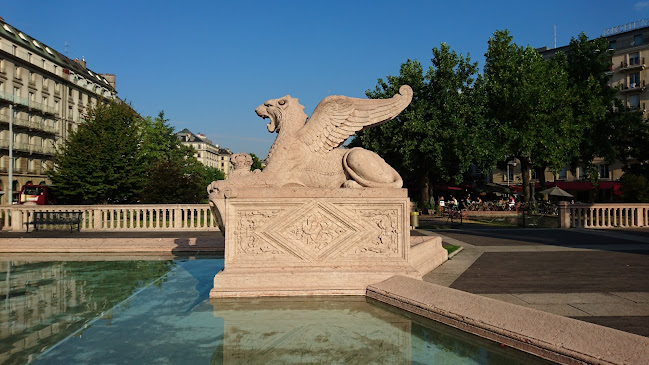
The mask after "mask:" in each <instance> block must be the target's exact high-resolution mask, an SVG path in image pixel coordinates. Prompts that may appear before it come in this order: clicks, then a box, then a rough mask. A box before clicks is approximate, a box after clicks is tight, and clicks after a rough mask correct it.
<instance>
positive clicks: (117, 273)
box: [0, 258, 541, 364]
mask: <svg viewBox="0 0 649 365" xmlns="http://www.w3.org/2000/svg"><path fill="white" fill-rule="evenodd" d="M4 265H5V266H3V267H2V268H3V270H2V272H3V273H2V274H1V275H4V276H0V279H2V280H3V281H2V282H3V283H6V286H5V289H3V290H2V291H1V293H2V295H3V296H4V297H5V306H4V307H3V308H2V310H1V312H0V321H1V323H0V329H1V332H0V336H1V337H0V343H1V344H2V345H0V346H2V347H1V348H0V352H1V354H0V362H1V363H3V364H4V363H7V364H18V363H27V362H30V361H33V362H35V363H44V364H77V363H86V364H90V363H119V364H123V363H135V364H141V363H168V364H198V363H203V364H204V363H212V364H221V363H225V364H230V363H263V364H286V363H327V364H329V363H344V364H355V363H360V364H367V363H389V364H402V363H413V364H430V363H443V364H534V363H541V361H539V360H538V359H536V358H533V357H531V356H528V355H525V354H522V353H519V352H516V351H513V350H511V349H502V348H500V347H498V346H495V345H494V344H492V343H491V342H488V341H486V340H482V339H479V338H476V337H473V336H470V335H467V334H465V333H462V332H460V331H457V330H454V329H451V328H449V327H446V326H443V325H440V324H437V323H434V322H431V321H428V320H425V319H422V318H421V317H418V316H414V315H411V314H408V313H406V312H402V311H398V310H396V309H394V308H392V307H388V306H384V305H383V304H380V303H376V302H373V301H370V302H368V301H367V300H366V299H365V298H364V297H336V298H330V297H327V298H318V297H315V298H308V297H298V298H266V299H218V300H209V299H204V298H206V297H207V294H208V293H209V289H210V288H211V283H212V281H213V278H214V275H215V274H216V273H217V272H218V271H219V270H222V269H223V259H222V258H217V259H206V260H203V259H201V260H189V259H187V260H184V259H176V260H175V261H173V262H172V261H150V262H146V261H132V262H121V261H118V262H115V261H113V262H102V261H97V262H18V261H12V262H5V263H4ZM150 283H154V285H149V284H150ZM117 303H119V305H117V306H116V304H117Z"/></svg>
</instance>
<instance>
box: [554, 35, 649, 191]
mask: <svg viewBox="0 0 649 365" xmlns="http://www.w3.org/2000/svg"><path fill="white" fill-rule="evenodd" d="M608 48H609V42H608V41H607V40H606V39H605V38H603V37H599V38H596V39H593V40H588V37H586V35H585V34H584V33H581V34H580V35H579V36H578V37H576V38H572V39H571V41H570V44H569V46H568V49H567V51H566V53H565V55H564V54H557V55H556V56H555V58H556V59H557V61H558V62H559V63H561V64H563V67H564V68H565V69H566V70H567V72H568V78H569V80H570V85H571V93H572V94H573V95H574V96H575V97H574V98H573V99H572V108H573V115H574V117H575V122H576V123H578V124H579V125H581V126H583V131H584V132H583V137H582V139H581V142H580V145H579V155H578V156H576V157H577V158H576V159H575V160H574V161H573V165H577V164H582V165H583V166H584V167H585V169H584V170H585V172H586V175H587V176H586V177H587V178H588V179H589V180H591V181H593V182H595V181H597V179H598V173H597V166H594V165H593V161H594V160H595V157H601V158H604V159H605V160H606V161H608V162H609V163H612V162H613V161H615V160H619V161H622V162H623V163H627V162H629V161H632V160H633V159H640V160H642V157H641V154H639V153H638V152H639V151H640V150H642V146H643V145H645V144H647V143H649V141H648V140H646V139H645V135H646V133H645V130H646V128H647V125H646V123H645V121H644V118H643V116H642V112H640V111H639V110H632V109H630V108H629V107H627V106H626V105H625V104H624V103H623V102H622V101H621V100H620V99H618V98H616V95H617V94H618V92H619V87H611V85H610V76H609V74H608V73H607V71H609V70H610V68H611V66H612V64H611V56H612V51H610V50H609V49H608Z"/></svg>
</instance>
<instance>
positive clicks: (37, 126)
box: [0, 114, 58, 134]
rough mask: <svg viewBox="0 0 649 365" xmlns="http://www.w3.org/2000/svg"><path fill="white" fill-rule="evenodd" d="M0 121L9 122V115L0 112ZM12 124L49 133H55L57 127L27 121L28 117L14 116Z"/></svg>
mask: <svg viewBox="0 0 649 365" xmlns="http://www.w3.org/2000/svg"><path fill="white" fill-rule="evenodd" d="M0 123H9V116H8V115H6V114H0ZM13 123H14V126H15V127H25V128H29V129H32V130H37V131H41V132H45V133H50V134H57V133H58V131H57V128H55V127H53V126H49V125H47V124H45V123H43V122H42V121H41V122H36V121H31V122H30V121H29V120H28V119H24V118H17V117H14V120H13Z"/></svg>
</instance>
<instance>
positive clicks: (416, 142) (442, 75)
mask: <svg viewBox="0 0 649 365" xmlns="http://www.w3.org/2000/svg"><path fill="white" fill-rule="evenodd" d="M432 53H433V58H432V59H431V62H432V66H430V67H429V68H428V70H427V71H426V73H424V70H423V68H422V66H421V64H420V63H419V62H417V61H413V60H408V61H407V62H406V63H404V64H402V65H401V68H400V72H399V75H398V76H387V80H386V81H384V80H383V79H379V80H378V85H377V86H376V88H375V89H374V90H371V91H370V90H368V91H367V92H366V94H367V96H368V97H370V98H389V97H392V96H393V95H395V94H396V93H397V92H398V90H399V87H400V86H401V85H404V84H407V85H410V86H411V87H412V89H413V91H414V96H413V100H412V102H411V104H410V106H408V107H407V108H406V109H405V110H404V111H403V112H402V113H401V114H400V115H399V116H397V118H395V120H393V121H391V122H388V123H386V124H384V125H382V126H380V127H377V128H370V129H368V130H365V131H364V132H363V133H359V134H358V137H357V138H356V139H355V140H354V141H352V143H351V145H352V146H354V145H362V146H363V147H365V148H368V149H370V150H373V151H375V152H377V153H378V154H379V155H381V156H382V157H383V158H384V159H385V160H386V161H387V162H388V163H389V164H391V165H392V166H393V167H394V168H395V169H397V171H399V173H400V174H401V175H402V176H403V177H404V180H405V181H406V183H407V184H408V185H409V187H410V189H411V190H413V192H412V193H413V195H415V196H418V197H419V199H418V200H419V203H420V205H421V206H423V204H424V203H425V202H427V201H428V200H429V190H430V184H431V183H435V182H441V181H444V182H447V181H451V182H460V181H461V180H462V174H463V173H464V172H465V171H466V170H467V169H468V168H469V166H470V164H471V163H472V162H473V161H475V159H476V157H478V156H482V157H484V156H485V155H488V154H487V153H485V151H486V150H485V149H484V148H483V147H484V146H485V145H484V144H483V140H482V134H483V133H484V128H483V125H482V118H481V115H480V113H479V104H475V103H474V102H473V99H474V94H476V90H475V86H476V85H475V77H476V74H477V68H478V67H477V63H474V62H471V60H470V57H469V55H467V56H466V57H464V56H463V55H461V54H460V55H458V54H457V53H456V52H455V51H452V50H451V49H450V47H449V46H448V45H447V44H445V43H442V44H441V45H440V47H439V48H433V50H432Z"/></svg>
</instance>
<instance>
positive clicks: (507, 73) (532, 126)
mask: <svg viewBox="0 0 649 365" xmlns="http://www.w3.org/2000/svg"><path fill="white" fill-rule="evenodd" d="M485 56H486V63H485V69H484V76H485V82H486V83H485V93H486V94H485V97H486V113H487V117H488V119H489V124H490V134H489V136H490V137H491V140H492V143H494V144H497V145H498V146H499V147H500V148H501V153H502V157H503V159H509V158H517V159H518V160H520V164H521V171H522V175H523V192H524V196H525V201H529V200H530V186H529V182H530V178H531V173H530V172H531V169H532V168H533V167H540V166H549V167H550V168H552V169H554V170H558V169H560V168H561V167H562V166H564V165H565V164H566V163H568V162H569V161H570V159H571V157H572V156H575V155H576V153H577V146H578V144H579V141H580V137H581V126H580V125H578V124H575V123H573V117H572V109H571V107H570V105H571V103H570V101H571V100H572V95H571V94H570V89H569V87H568V75H567V72H566V71H565V70H564V69H563V67H561V65H560V64H559V63H558V62H556V61H545V60H544V59H543V58H542V57H541V55H540V54H539V53H538V52H537V51H536V50H535V49H533V48H531V47H520V46H517V45H516V44H515V43H513V42H512V37H511V36H510V35H509V32H508V31H506V30H504V31H496V32H495V33H494V35H493V37H492V38H490V39H489V48H488V50H487V53H486V55H485Z"/></svg>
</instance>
